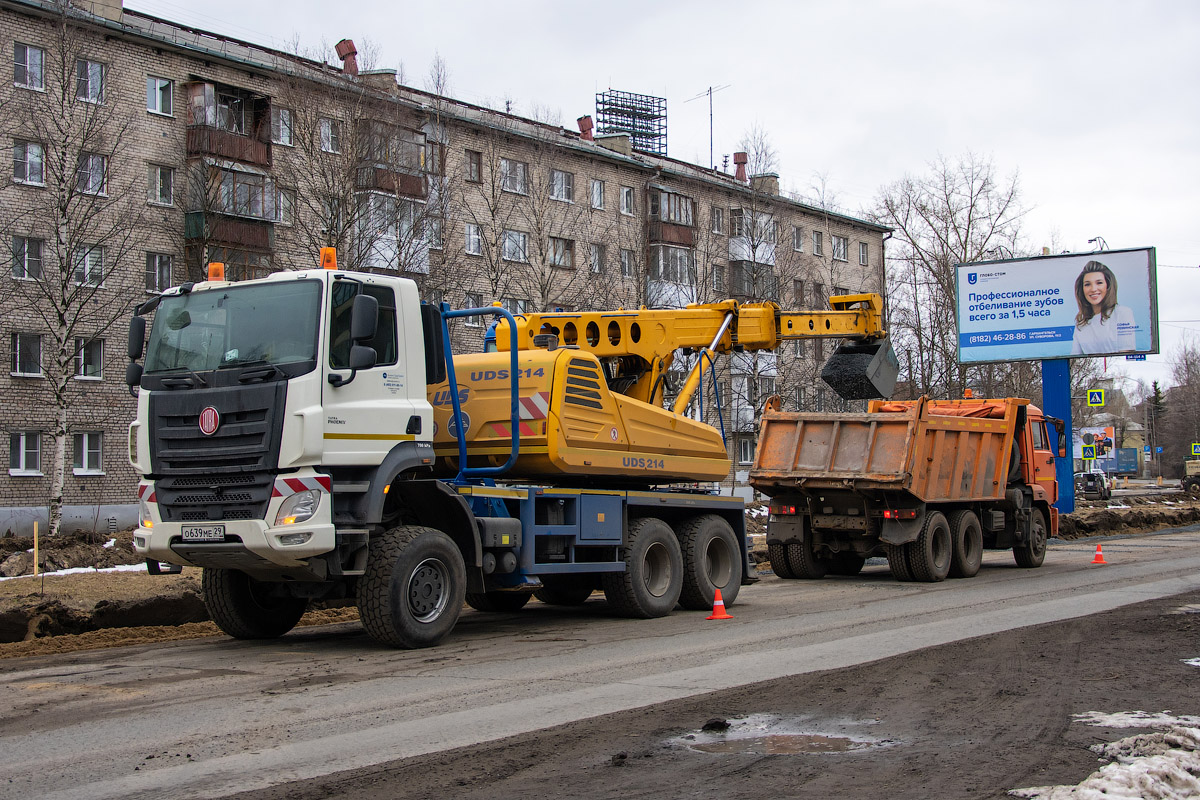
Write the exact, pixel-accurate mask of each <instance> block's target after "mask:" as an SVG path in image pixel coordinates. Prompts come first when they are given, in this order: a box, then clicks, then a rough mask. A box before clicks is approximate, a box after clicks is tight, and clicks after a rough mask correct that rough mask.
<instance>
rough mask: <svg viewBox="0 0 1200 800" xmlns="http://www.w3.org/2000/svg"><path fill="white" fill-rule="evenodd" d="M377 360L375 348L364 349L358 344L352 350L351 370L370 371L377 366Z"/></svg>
mask: <svg viewBox="0 0 1200 800" xmlns="http://www.w3.org/2000/svg"><path fill="white" fill-rule="evenodd" d="M376 358H377V356H376V353H375V348H374V347H364V346H363V345H361V344H356V345H354V346H353V347H351V348H350V369H352V370H359V369H370V368H371V367H373V366H375V359H376Z"/></svg>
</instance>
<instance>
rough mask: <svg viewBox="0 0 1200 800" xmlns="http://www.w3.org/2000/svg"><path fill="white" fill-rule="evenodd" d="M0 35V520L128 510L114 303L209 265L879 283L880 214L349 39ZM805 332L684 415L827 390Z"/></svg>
mask: <svg viewBox="0 0 1200 800" xmlns="http://www.w3.org/2000/svg"><path fill="white" fill-rule="evenodd" d="M0 37H3V39H4V43H3V46H4V47H7V48H11V51H12V53H13V77H12V81H11V82H9V81H2V82H0V111H3V114H2V115H0V119H2V120H4V122H3V123H0V124H3V127H4V131H3V134H4V137H5V139H6V142H5V144H6V146H11V147H12V152H13V176H12V180H11V181H8V182H5V183H4V184H2V185H0V191H2V192H3V202H2V203H0V228H2V230H0V233H2V234H3V236H4V238H5V240H6V241H8V242H9V243H10V245H11V269H9V270H5V271H4V272H3V273H0V310H2V319H3V320H4V327H5V328H6V330H5V331H4V332H3V337H2V338H0V342H3V343H4V344H6V345H7V346H8V349H9V353H8V355H9V366H10V369H9V370H8V371H7V373H4V372H0V396H3V397H4V403H3V408H4V413H3V414H2V415H0V420H2V423H3V427H4V428H5V430H4V433H5V434H7V435H6V436H4V437H2V438H0V446H4V444H2V443H3V442H7V447H8V451H9V453H8V455H9V469H8V472H7V473H6V474H3V475H0V534H3V532H4V531H6V530H12V531H14V532H18V533H27V532H28V530H29V529H30V528H31V526H32V521H33V520H35V519H40V520H43V521H44V520H45V519H46V509H47V507H48V506H49V505H50V503H51V498H52V497H55V496H61V497H62V498H63V504H64V506H65V517H64V522H65V527H66V528H67V529H70V528H78V527H82V528H87V529H100V530H104V529H117V528H120V527H125V526H127V525H129V524H132V521H133V508H134V506H133V504H132V503H131V498H132V493H133V488H134V486H135V478H134V475H133V473H132V471H131V469H130V468H129V465H128V459H127V455H126V446H127V433H126V432H127V426H128V423H129V421H130V419H131V418H132V416H133V413H134V400H133V398H132V397H130V395H129V393H128V391H127V389H126V386H125V384H124V380H123V372H124V368H125V364H126V362H127V358H126V355H125V352H124V351H125V346H124V342H125V330H126V323H127V321H128V319H129V316H130V314H131V312H132V309H133V307H134V306H135V305H136V304H138V303H140V302H143V301H145V300H146V299H148V298H149V297H151V296H153V295H154V294H155V293H157V292H160V291H162V290H163V289H164V288H166V287H168V286H171V285H173V284H177V283H181V282H184V281H188V280H196V279H199V278H200V277H201V276H202V275H203V269H204V266H205V264H206V263H207V262H209V261H222V262H224V263H225V264H226V265H227V267H226V269H227V275H229V276H230V277H231V278H234V279H245V278H250V277H256V276H260V275H264V274H267V273H269V272H272V271H275V270H281V269H299V268H307V267H311V266H313V265H315V263H316V254H317V250H318V248H320V247H323V246H333V247H336V248H337V251H338V256H339V261H340V263H341V266H342V267H343V268H344V269H360V270H366V271H376V272H394V273H399V274H403V275H405V276H407V277H411V278H413V279H414V280H415V281H416V282H417V283H418V284H419V285H420V287H421V290H422V294H423V297H424V298H425V299H426V300H429V301H432V302H441V301H445V302H448V303H449V304H450V305H451V306H453V307H456V308H458V307H471V306H480V305H487V304H490V303H492V302H493V301H499V302H501V303H503V304H504V305H505V306H506V307H507V308H509V309H510V310H511V311H513V312H516V313H521V312H524V311H529V310H547V309H564V310H575V309H585V308H610V307H617V306H623V307H626V308H631V307H638V306H641V305H647V306H660V307H661V306H679V305H682V304H684V303H687V302H695V301H700V302H703V301H709V300H713V299H720V298H725V297H735V298H737V299H739V300H758V299H767V300H774V301H776V302H779V303H780V304H781V305H783V306H785V307H793V308H820V307H824V305H825V302H826V299H827V297H828V296H829V295H830V294H834V293H845V292H855V291H881V289H882V286H883V257H884V252H883V243H884V239H885V235H886V233H887V229H885V228H882V227H880V226H878V225H874V224H872V223H870V222H867V221H864V220H859V219H854V218H852V217H849V216H846V215H842V214H835V213H831V212H829V211H827V210H823V209H820V208H816V207H813V206H811V205H806V204H804V203H800V202H797V201H795V200H792V199H790V198H787V197H785V196H782V195H781V194H780V192H779V178H778V176H776V175H770V174H766V175H746V174H744V159H743V158H742V157H741V156H740V155H739V156H738V157H737V158H736V159H735V161H738V162H739V163H738V164H737V168H738V172H737V173H736V174H733V175H730V174H726V173H724V172H721V171H714V170H710V169H707V168H702V167H699V166H696V165H693V164H688V163H685V162H682V161H678V160H674V159H671V158H667V157H664V156H660V155H651V154H646V153H641V152H637V151H634V150H633V149H632V148H631V147H630V143H629V139H628V138H627V137H623V136H618V137H593V136H592V135H591V130H590V128H591V124H590V118H587V117H584V118H581V120H580V129H579V130H565V129H563V128H560V127H557V126H551V125H546V124H542V123H539V122H535V121H533V120H529V119H524V118H521V117H519V116H516V115H513V114H506V113H502V112H499V111H495V110H492V109H488V108H483V107H479V106H475V105H471V104H468V103H463V102H460V101H457V100H455V99H453V98H450V97H445V96H440V95H437V94H432V93H429V92H423V91H420V90H416V89H413V88H410V87H405V86H402V85H399V84H398V83H397V81H396V75H395V73H394V72H392V71H388V70H374V71H362V70H359V69H358V67H357V65H356V53H355V50H354V45H353V43H352V42H350V41H342V42H340V43H339V44H338V47H337V55H338V57H339V60H340V61H341V63H338V64H325V63H320V62H317V61H313V60H309V59H305V58H300V57H297V56H293V55H289V54H286V53H282V52H278V51H274V50H270V49H266V48H262V47H258V46H255V45H251V44H248V43H245V42H240V41H237V40H233V39H229V38H225V37H221V36H218V35H216V34H213V33H209V32H205V31H200V30H196V29H193V28H189V27H187V26H183V25H179V24H175V23H172V22H169V21H167V20H161V19H157V18H153V17H150V16H147V15H144V14H141V13H138V12H134V11H130V10H127V9H123V8H122V7H121V5H120V3H119V0H118V2H97V3H94V4H93V3H85V4H83V5H80V4H72V5H63V4H61V3H58V2H47V1H45V0H0ZM456 324H457V327H456V329H455V330H454V332H453V333H454V337H455V340H456V341H455V346H456V348H459V349H463V350H472V349H478V348H479V347H480V346H481V342H482V337H483V328H482V327H481V326H479V325H474V326H472V325H471V324H470V323H466V322H462V321H459V322H458V323H456ZM829 346H830V345H829V343H822V342H821V341H819V340H814V341H809V342H802V343H795V344H789V345H788V346H787V348H785V349H784V350H783V351H781V352H779V353H775V354H757V355H752V354H741V355H738V356H737V357H735V358H733V359H731V360H730V363H729V364H727V365H726V366H725V367H724V368H723V371H722V372H721V373H720V374H719V375H718V376H717V377H716V379H715V381H709V382H708V386H707V387H706V390H705V392H703V393H702V397H703V399H704V407H703V409H700V408H697V411H696V413H704V414H705V415H706V416H707V417H709V418H711V419H712V420H713V421H714V422H718V423H720V422H723V424H724V428H725V430H726V432H727V434H728V435H729V440H730V448H731V456H732V457H733V459H734V461H735V464H739V465H743V467H742V468H743V469H744V465H746V464H748V463H749V460H750V457H751V456H752V454H753V444H754V438H753V430H754V416H755V409H757V408H759V407H761V403H762V400H764V399H765V398H766V396H768V395H770V394H772V393H776V392H778V393H780V394H782V395H784V396H785V398H786V402H787V403H788V404H789V405H790V406H793V407H799V408H823V407H831V406H830V404H831V403H833V402H835V401H834V399H833V397H832V395H831V393H829V392H827V391H826V390H824V389H823V388H822V387H821V385H820V382H819V380H818V379H817V373H818V372H819V369H820V364H821V362H822V361H823V360H824V356H825V354H826V352H827V348H828V347H829ZM682 366H683V365H682V364H681V365H680V367H681V368H682ZM718 408H719V409H720V411H721V418H720V420H718V418H717V416H716V415H717V410H718ZM56 442H61V443H62V448H63V450H62V453H61V456H60V454H59V452H58V450H57V448H56ZM60 458H61V459H62V460H63V461H64V462H65V465H66V468H65V470H63V472H62V477H61V481H60V479H59V478H58V477H56V476H57V475H58V474H59V471H58V470H57V469H55V465H56V464H57V463H59V459H60ZM736 478H737V470H736V468H735V471H734V472H733V473H731V476H730V480H731V482H732V481H734V480H736Z"/></svg>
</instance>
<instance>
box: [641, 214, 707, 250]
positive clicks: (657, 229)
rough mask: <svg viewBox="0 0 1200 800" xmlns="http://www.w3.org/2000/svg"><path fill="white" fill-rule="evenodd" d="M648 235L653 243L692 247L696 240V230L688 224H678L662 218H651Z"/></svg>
mask: <svg viewBox="0 0 1200 800" xmlns="http://www.w3.org/2000/svg"><path fill="white" fill-rule="evenodd" d="M648 235H649V236H650V243H651V244H677V245H680V246H682V247H691V246H692V245H694V244H695V242H696V234H695V231H694V230H693V229H692V228H691V227H690V226H688V225H676V224H675V223H672V222H663V221H662V220H660V219H652V220H650V225H649V231H648Z"/></svg>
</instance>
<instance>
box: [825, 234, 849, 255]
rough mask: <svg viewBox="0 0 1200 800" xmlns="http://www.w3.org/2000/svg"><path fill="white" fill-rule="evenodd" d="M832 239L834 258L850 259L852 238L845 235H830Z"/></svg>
mask: <svg viewBox="0 0 1200 800" xmlns="http://www.w3.org/2000/svg"><path fill="white" fill-rule="evenodd" d="M829 239H830V241H831V242H832V243H833V260H834V261H848V260H849V255H848V252H849V250H850V240H849V239H847V238H846V237H845V236H830V237H829Z"/></svg>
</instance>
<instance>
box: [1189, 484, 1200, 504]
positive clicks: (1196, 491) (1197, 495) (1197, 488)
mask: <svg viewBox="0 0 1200 800" xmlns="http://www.w3.org/2000/svg"><path fill="white" fill-rule="evenodd" d="M1187 493H1188V496H1189V497H1191V498H1192V499H1193V500H1200V481H1192V482H1191V483H1189V484H1188V485H1187Z"/></svg>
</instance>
